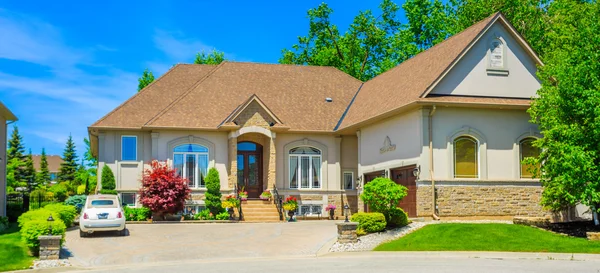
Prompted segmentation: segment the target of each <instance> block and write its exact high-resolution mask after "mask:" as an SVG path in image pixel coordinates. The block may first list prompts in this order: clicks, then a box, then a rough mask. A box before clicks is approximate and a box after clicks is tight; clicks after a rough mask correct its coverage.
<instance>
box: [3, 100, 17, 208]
mask: <svg viewBox="0 0 600 273" xmlns="http://www.w3.org/2000/svg"><path fill="white" fill-rule="evenodd" d="M15 121H17V117H16V116H15V115H14V114H13V113H12V112H11V111H10V110H9V109H8V108H7V107H6V106H5V105H4V104H3V103H2V101H0V216H6V164H7V160H6V147H7V142H6V141H7V139H8V137H7V135H6V134H7V133H8V129H7V128H8V124H10V123H13V122H15Z"/></svg>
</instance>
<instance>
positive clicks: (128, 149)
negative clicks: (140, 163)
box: [121, 136, 137, 161]
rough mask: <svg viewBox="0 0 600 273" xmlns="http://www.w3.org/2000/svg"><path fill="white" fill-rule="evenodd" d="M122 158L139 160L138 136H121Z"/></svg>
mask: <svg viewBox="0 0 600 273" xmlns="http://www.w3.org/2000/svg"><path fill="white" fill-rule="evenodd" d="M121 160H128V161H136V160H137V137H136V136H122V137H121Z"/></svg>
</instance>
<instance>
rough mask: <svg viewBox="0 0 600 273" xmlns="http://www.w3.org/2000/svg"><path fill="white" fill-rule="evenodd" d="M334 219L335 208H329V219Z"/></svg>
mask: <svg viewBox="0 0 600 273" xmlns="http://www.w3.org/2000/svg"><path fill="white" fill-rule="evenodd" d="M334 219H335V210H332V209H330V210H329V220H334Z"/></svg>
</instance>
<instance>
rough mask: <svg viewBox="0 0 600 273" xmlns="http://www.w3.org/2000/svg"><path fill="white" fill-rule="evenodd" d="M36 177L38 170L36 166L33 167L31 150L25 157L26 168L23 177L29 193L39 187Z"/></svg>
mask: <svg viewBox="0 0 600 273" xmlns="http://www.w3.org/2000/svg"><path fill="white" fill-rule="evenodd" d="M35 175H36V170H35V166H34V165H33V156H32V155H31V150H29V154H27V156H25V168H24V169H23V177H24V178H25V181H26V182H27V189H28V190H29V191H32V190H34V189H35V188H36V186H37V183H36V179H35V178H36V177H35Z"/></svg>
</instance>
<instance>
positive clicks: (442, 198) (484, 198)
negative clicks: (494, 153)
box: [417, 182, 550, 217]
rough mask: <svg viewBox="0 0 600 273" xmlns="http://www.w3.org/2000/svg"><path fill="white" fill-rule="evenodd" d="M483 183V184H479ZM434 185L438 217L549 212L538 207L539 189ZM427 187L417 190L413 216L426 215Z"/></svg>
mask: <svg viewBox="0 0 600 273" xmlns="http://www.w3.org/2000/svg"><path fill="white" fill-rule="evenodd" d="M481 183H483V182H481ZM516 183H518V182H515V183H513V185H485V184H483V185H469V186H465V185H456V186H455V185H439V186H438V185H436V189H437V206H438V216H441V217H442V216H517V215H518V216H531V217H534V216H535V217H545V216H549V215H550V212H548V211H545V210H544V209H543V208H542V206H541V205H540V198H541V196H542V187H540V186H528V185H523V186H519V185H514V184H516ZM432 198H433V196H432V193H431V186H430V185H419V186H418V187H417V215H418V216H420V217H425V216H430V215H431V214H432V213H433V210H432Z"/></svg>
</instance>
